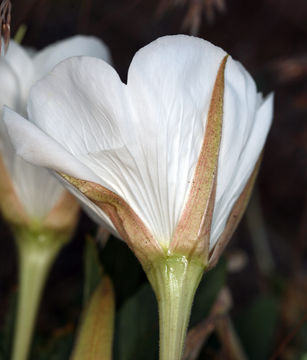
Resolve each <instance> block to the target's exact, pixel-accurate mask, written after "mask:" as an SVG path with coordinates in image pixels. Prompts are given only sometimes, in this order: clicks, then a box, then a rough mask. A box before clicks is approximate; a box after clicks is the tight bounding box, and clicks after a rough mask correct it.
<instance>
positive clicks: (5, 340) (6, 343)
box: [0, 291, 18, 359]
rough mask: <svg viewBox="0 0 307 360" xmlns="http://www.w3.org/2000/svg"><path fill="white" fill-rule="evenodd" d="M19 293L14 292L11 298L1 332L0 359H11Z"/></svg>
mask: <svg viewBox="0 0 307 360" xmlns="http://www.w3.org/2000/svg"><path fill="white" fill-rule="evenodd" d="M17 296H18V292H16V291H14V292H13V293H12V294H11V295H10V296H9V299H8V300H9V301H8V303H9V305H8V309H7V313H6V316H5V319H4V325H3V328H2V329H1V330H0V359H9V358H10V352H11V347H12V339H13V334H14V326H15V314H16V305H17Z"/></svg>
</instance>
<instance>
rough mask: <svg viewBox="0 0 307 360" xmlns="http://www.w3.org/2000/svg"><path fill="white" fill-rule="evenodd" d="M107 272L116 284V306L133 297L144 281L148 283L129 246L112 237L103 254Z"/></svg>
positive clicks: (102, 257)
mask: <svg viewBox="0 0 307 360" xmlns="http://www.w3.org/2000/svg"><path fill="white" fill-rule="evenodd" d="M101 259H102V263H103V266H104V269H105V272H106V273H108V274H109V275H110V276H111V278H112V280H113V284H114V290H115V296H116V304H117V307H119V306H121V305H122V304H123V302H124V301H125V300H126V299H128V298H129V297H130V296H132V295H133V294H134V293H135V292H136V291H137V290H138V289H139V288H140V284H141V283H142V281H146V277H145V274H144V272H143V269H142V267H141V265H140V263H139V261H138V260H137V259H136V257H135V256H134V255H133V253H132V251H131V250H130V249H129V248H128V246H127V245H126V244H125V243H124V242H123V241H121V240H118V239H116V238H114V237H111V238H110V239H109V241H108V243H107V245H106V247H105V248H104V249H103V251H102V253H101Z"/></svg>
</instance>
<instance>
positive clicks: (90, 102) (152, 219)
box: [5, 35, 272, 256]
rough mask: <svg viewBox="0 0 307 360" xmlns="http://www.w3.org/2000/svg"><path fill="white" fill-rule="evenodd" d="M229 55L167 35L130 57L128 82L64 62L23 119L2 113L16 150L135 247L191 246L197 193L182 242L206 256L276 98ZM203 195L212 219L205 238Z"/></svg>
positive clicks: (83, 63) (110, 72) (84, 62)
mask: <svg viewBox="0 0 307 360" xmlns="http://www.w3.org/2000/svg"><path fill="white" fill-rule="evenodd" d="M226 55H227V54H226V53H225V51H223V50H222V49H220V48H218V47H216V46H214V45H212V44H211V43H209V42H207V41H204V40H202V39H199V38H196V37H189V36H184V35H177V36H166V37H162V38H160V39H158V40H156V41H154V42H152V43H150V44H149V45H147V46H145V47H144V48H142V49H141V50H139V51H138V52H137V53H136V55H135V56H134V58H133V60H132V63H131V65H130V68H129V72H128V80H127V84H125V83H123V82H122V81H121V80H120V78H119V76H118V74H117V73H116V71H115V70H114V69H113V68H112V67H111V66H110V65H108V64H107V63H106V62H104V61H102V60H99V59H96V58H91V57H79V58H71V59H68V60H66V61H64V62H62V63H61V64H60V65H58V66H57V67H56V68H55V69H54V70H53V71H52V72H51V73H50V74H49V75H47V76H46V77H45V78H44V79H43V80H41V81H39V82H38V83H37V84H36V85H35V86H34V87H33V89H32V91H31V95H30V98H29V105H28V117H29V120H30V121H27V120H25V119H23V118H22V117H21V116H18V115H17V114H15V113H14V112H12V111H11V110H9V109H6V112H5V121H6V124H7V127H8V129H9V132H10V135H11V137H12V139H13V141H14V144H15V146H16V148H17V151H18V153H19V154H20V155H21V156H22V157H24V158H25V159H26V160H28V161H30V162H32V163H33V164H36V165H41V166H44V167H47V168H50V169H52V170H55V171H57V172H58V173H61V174H62V176H64V177H65V178H66V180H67V181H68V182H70V184H72V186H71V185H69V184H68V183H67V186H68V187H71V188H73V189H74V190H73V191H74V192H75V193H76V192H77V193H79V197H80V198H82V201H83V202H84V203H85V204H86V205H87V206H88V207H89V208H91V210H92V211H94V212H95V213H96V215H97V218H99V219H100V221H101V223H103V224H106V223H107V224H108V225H109V226H110V227H112V228H113V231H114V232H116V233H117V234H118V236H119V237H121V238H123V239H124V240H125V241H127V243H128V244H129V245H130V246H131V247H132V248H133V249H134V250H136V248H139V247H140V248H142V247H143V248H145V247H150V248H151V249H152V250H154V249H156V250H157V251H159V250H161V251H162V252H165V250H167V251H169V250H170V249H172V248H174V247H176V248H178V249H179V248H181V247H186V246H184V245H182V244H181V245H180V244H179V243H178V239H179V238H181V235H180V232H182V231H183V230H182V226H184V227H185V228H186V229H188V228H189V226H190V225H191V223H190V221H191V216H192V217H193V216H194V215H193V214H191V212H192V213H193V207H194V208H195V204H194V203H193V201H194V202H195V201H196V202H197V201H198V200H199V202H200V204H198V205H197V206H198V208H197V209H196V210H195V211H198V212H199V214H198V215H199V216H200V217H199V219H198V220H200V221H198V223H197V224H194V225H195V226H198V229H196V228H195V229H194V233H193V234H190V235H187V236H189V237H191V238H190V239H188V238H186V239H181V240H180V241H182V242H186V243H189V244H190V245H189V246H190V248H191V249H192V248H193V249H194V250H195V249H199V248H201V247H202V248H203V250H204V251H205V252H207V254H206V256H208V252H211V253H212V251H213V250H214V247H215V246H216V244H217V242H218V239H219V238H220V237H221V236H222V233H223V231H224V229H225V227H226V224H227V221H228V220H229V216H230V214H231V211H232V209H233V207H234V205H235V204H236V201H237V200H238V199H239V197H240V195H241V193H242V191H243V190H244V188H245V187H246V185H247V184H248V181H249V179H250V177H251V175H252V173H253V171H254V169H255V166H256V163H257V160H258V159H259V156H260V153H261V151H262V149H263V146H264V142H265V139H266V136H267V133H268V130H269V128H270V124H271V120H272V96H269V97H268V98H266V99H264V100H263V98H262V95H261V94H260V93H257V89H256V85H255V83H254V81H253V79H252V78H251V76H250V75H249V74H248V73H247V71H246V70H245V69H244V68H243V66H242V65H241V64H240V63H238V62H237V61H234V60H233V59H232V58H231V57H230V56H228V58H227V59H226ZM224 67H225V69H224ZM218 73H220V75H219V76H218ZM217 83H219V84H217ZM214 88H215V98H214V97H213V95H214ZM210 109H211V115H210ZM214 111H215V112H218V111H219V112H220V116H219V119H218V120H216V119H215V120H214V119H213V120H212V118H214V117H216V116H217V115H216V114H214ZM211 143H212V144H213V145H212V144H211ZM211 163H212V164H211ZM63 174H65V175H67V176H65V175H63ZM214 183H216V184H215V186H216V191H214V189H213V188H214V187H215V186H213V185H214ZM94 193H95V194H96V195H94ZM204 193H206V194H205V195H204ZM99 194H103V195H99ZM193 194H194V195H195V194H196V195H197V196H194V195H193ZM210 194H211V195H212V196H211V202H212V197H214V200H213V201H214V203H213V204H211V208H212V213H213V216H212V222H211V221H210V224H209V225H208V226H207V227H209V229H207V230H206V234H205V235H204V234H201V233H202V232H203V231H202V230H201V227H202V226H203V225H204V214H206V212H208V203H209V198H210V196H209V195H210ZM193 196H194V197H195V198H196V199H194V200H193V201H192V199H191V197H193ZM191 201H192V202H191ZM115 203H116V204H115ZM125 213H129V214H130V215H129V216H130V217H131V221H130V220H129V221H128V216H127V217H126V218H124V217H125V215H124V214H125ZM188 213H189V214H188ZM210 218H211V216H210ZM186 220H188V221H186ZM130 223H131V224H132V223H134V225H136V223H137V227H140V229H141V230H140V229H139V231H138V232H137V234H134V235H136V237H137V238H138V237H140V239H141V238H143V243H142V240H140V241H139V240H136V239H134V238H133V236H132V234H130V233H129V232H130V231H132V230H131V229H130V225H131V224H130ZM131 226H132V225H131ZM128 227H129V229H128ZM134 228H135V226H134ZM179 230H180V231H179ZM208 233H209V235H208ZM138 234H139V236H138ZM200 235H201V236H200ZM140 242H141V243H140ZM205 242H206V244H205V245H204V243H205ZM198 244H202V245H199V246H198ZM194 250H193V251H194ZM140 251H141V252H143V250H140ZM188 251H189V250H188ZM137 252H138V250H137Z"/></svg>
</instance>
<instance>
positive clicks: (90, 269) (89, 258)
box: [83, 236, 103, 305]
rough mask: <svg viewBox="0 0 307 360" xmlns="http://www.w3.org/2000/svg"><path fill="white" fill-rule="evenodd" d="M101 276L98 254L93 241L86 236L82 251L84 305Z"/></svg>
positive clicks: (101, 269) (101, 270)
mask: <svg viewBox="0 0 307 360" xmlns="http://www.w3.org/2000/svg"><path fill="white" fill-rule="evenodd" d="M102 276H103V268H102V265H101V264H100V261H99V252H98V248H97V244H96V242H95V240H94V239H93V238H92V237H90V236H88V237H87V238H86V241H85V249H84V290H83V304H84V305H86V304H87V302H88V300H89V299H90V297H91V294H92V293H93V291H94V290H95V289H96V288H97V286H98V284H99V283H100V281H101V279H102Z"/></svg>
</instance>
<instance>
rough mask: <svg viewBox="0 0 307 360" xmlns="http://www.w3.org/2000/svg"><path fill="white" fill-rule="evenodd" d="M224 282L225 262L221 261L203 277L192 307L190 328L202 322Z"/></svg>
mask: <svg viewBox="0 0 307 360" xmlns="http://www.w3.org/2000/svg"><path fill="white" fill-rule="evenodd" d="M225 280H226V261H225V260H223V259H221V260H220V261H219V263H218V264H217V266H216V267H215V268H213V269H212V270H210V271H209V272H207V273H205V275H204V276H203V278H202V280H201V282H200V284H199V286H198V289H197V292H196V295H195V300H194V303H193V306H192V314H191V320H190V327H193V326H195V325H196V324H197V323H199V322H200V321H202V320H204V319H205V318H206V317H207V316H208V314H209V312H210V309H211V307H212V305H213V303H214V301H215V299H216V298H217V296H218V293H219V291H220V290H221V289H222V287H223V286H224V284H225Z"/></svg>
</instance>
